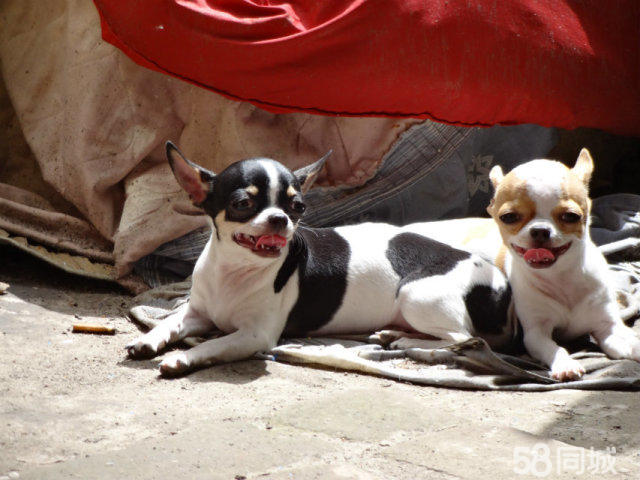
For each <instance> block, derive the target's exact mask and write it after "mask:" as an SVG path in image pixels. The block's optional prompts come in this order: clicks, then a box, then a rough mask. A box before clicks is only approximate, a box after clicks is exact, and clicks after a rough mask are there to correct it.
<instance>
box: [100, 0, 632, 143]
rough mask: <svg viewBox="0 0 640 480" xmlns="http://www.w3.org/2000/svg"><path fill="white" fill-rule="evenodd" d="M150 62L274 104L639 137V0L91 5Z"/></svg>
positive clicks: (111, 32)
mask: <svg viewBox="0 0 640 480" xmlns="http://www.w3.org/2000/svg"><path fill="white" fill-rule="evenodd" d="M95 4H96V5H97V7H98V10H99V11H100V15H101V17H102V29H103V37H104V39H105V40H107V41H108V42H111V43H113V44H114V45H116V46H117V47H118V48H120V49H122V50H123V51H124V52H125V53H126V54H127V55H129V56H130V57H131V58H132V59H134V60H135V61H136V62H138V63H139V64H141V65H144V66H146V67H149V68H152V69H155V70H159V71H161V72H165V73H169V74H171V75H174V76H176V77H179V78H182V79H184V80H187V81H190V82H192V83H195V84H197V85H201V86H203V87H206V88H209V89H211V90H214V91H216V92H218V93H221V94H223V95H226V96H228V97H230V98H233V99H237V100H245V101H249V102H251V103H253V104H255V105H257V106H259V107H262V108H264V109H266V110H270V111H272V112H292V111H303V112H309V113H318V114H327V115H357V116H368V115H375V116H394V117H396V116H397V117H420V118H431V119H434V120H438V121H444V122H447V123H452V124H457V125H481V126H484V125H492V124H496V123H500V124H516V123H529V122H531V123H538V124H540V125H546V126H556V127H563V128H575V127H578V126H584V127H597V128H601V129H604V130H609V131H612V132H615V133H620V134H632V135H640V59H639V50H640V2H639V1H637V0H616V1H603V0H575V1H570V0H422V1H416V0H290V1H288V2H287V1H275V0H274V1H269V0H163V1H158V0H127V1H122V0H95Z"/></svg>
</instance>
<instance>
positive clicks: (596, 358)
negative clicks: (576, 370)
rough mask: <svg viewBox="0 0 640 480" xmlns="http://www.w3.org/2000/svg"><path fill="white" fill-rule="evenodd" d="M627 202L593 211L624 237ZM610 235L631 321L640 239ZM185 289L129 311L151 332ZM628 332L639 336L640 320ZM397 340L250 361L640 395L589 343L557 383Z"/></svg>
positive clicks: (461, 347) (334, 344)
mask: <svg viewBox="0 0 640 480" xmlns="http://www.w3.org/2000/svg"><path fill="white" fill-rule="evenodd" d="M631 200H633V199H630V198H628V197H620V196H614V197H607V200H606V202H605V206H602V202H600V203H599V204H598V208H597V209H594V210H596V211H599V212H600V213H602V212H603V211H605V212H606V215H607V216H615V215H617V216H618V217H619V219H620V222H618V223H616V222H610V223H611V224H615V225H617V226H618V227H620V228H619V229H618V230H619V231H620V232H622V231H623V230H626V232H625V233H628V232H630V231H634V228H633V226H632V225H630V223H633V222H636V217H637V215H631V214H630V213H629V211H628V210H629V208H634V207H635V206H636V205H638V206H640V202H637V199H635V200H634V201H631ZM620 202H622V203H620ZM596 203H598V202H596ZM606 205H608V207H606ZM625 206H628V208H626V207H625ZM623 207H625V208H623ZM596 221H597V220H596ZM636 223H637V222H636ZM611 236H612V238H613V240H614V241H613V242H612V243H608V244H605V245H603V246H601V249H602V250H603V251H604V252H605V254H606V255H607V257H608V258H609V259H610V262H611V261H613V262H615V263H611V269H612V270H613V272H614V278H615V280H616V289H617V291H618V299H619V302H620V305H621V310H622V313H623V317H624V319H625V320H626V321H627V322H628V323H629V324H631V323H632V322H633V320H635V319H636V318H637V317H638V315H639V314H640V288H638V285H640V262H638V263H636V261H638V260H640V255H639V252H640V248H639V244H640V240H639V239H638V238H634V237H629V236H628V235H625V234H622V233H621V234H620V235H617V236H616V235H615V234H614V233H613V232H612V233H611ZM190 287H191V282H190V280H187V281H185V282H180V283H174V284H170V285H164V286H161V287H157V288H155V289H153V290H150V291H148V292H145V293H144V294H142V295H140V296H139V297H137V303H138V306H136V307H134V308H132V309H131V316H132V317H133V318H134V319H135V320H136V321H138V322H140V323H141V324H143V325H145V326H146V327H149V328H151V327H153V326H155V325H156V324H157V323H159V322H160V321H162V319H163V318H165V317H166V316H167V315H168V314H169V313H170V312H171V311H173V310H174V309H176V308H178V307H179V306H180V305H182V304H183V303H184V302H186V301H187V300H188V295H189V289H190ZM634 328H635V330H636V332H638V333H639V334H640V322H638V325H637V326H635V327H634ZM401 335H406V334H404V333H402V332H395V331H383V332H376V333H375V334H373V335H363V336H350V337H342V338H303V339H299V338H284V339H282V340H281V342H280V344H279V345H278V346H277V347H276V348H274V349H273V350H271V351H270V352H264V353H261V354H259V355H257V357H258V358H262V359H266V360H271V361H279V362H286V363H293V364H301V365H310V366H321V367H324V368H335V369H339V370H349V371H354V372H360V373H363V374H369V375H377V376H382V377H387V378H390V379H394V380H398V381H407V382H412V383H416V384H421V385H431V386H440V387H449V388H465V389H476V390H518V391H529V392H530V391H546V390H556V389H561V388H571V389H582V390H640V363H636V362H633V361H630V360H611V359H609V358H607V357H606V356H605V355H604V354H603V353H601V352H599V351H598V350H597V347H596V346H595V345H593V344H592V343H590V342H589V340H588V339H585V340H584V342H582V343H581V344H580V343H579V344H577V345H572V346H570V348H573V350H576V351H575V352H574V353H573V354H572V356H573V357H574V358H576V359H578V360H579V361H580V362H581V363H582V365H583V366H584V367H585V370H586V371H587V373H586V375H585V376H584V377H583V379H582V380H580V381H575V382H567V383H560V382H557V381H555V380H553V379H552V378H550V377H549V375H548V372H547V369H546V368H545V367H544V366H542V365H540V364H539V363H536V362H535V361H533V360H532V359H531V358H529V357H527V356H526V355H522V356H517V357H516V356H511V355H504V354H500V353H496V352H494V351H492V350H491V349H490V348H489V346H488V345H487V344H486V342H485V341H484V340H482V339H481V338H473V339H470V340H467V341H465V342H463V343H458V344H453V345H450V346H448V347H445V348H437V349H432V350H426V349H419V348H408V349H405V350H390V349H389V348H388V345H389V344H390V343H391V341H393V340H395V339H397V338H398V336H401ZM202 341H203V339H200V338H189V339H187V340H186V341H185V343H187V344H188V345H191V346H192V345H196V344H197V343H200V342H202ZM214 368H215V367H214Z"/></svg>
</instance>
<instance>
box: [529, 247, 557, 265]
mask: <svg viewBox="0 0 640 480" xmlns="http://www.w3.org/2000/svg"><path fill="white" fill-rule="evenodd" d="M554 258H555V257H554V256H553V253H552V252H551V251H550V250H547V249H546V248H530V249H529V250H527V251H526V252H525V254H524V259H525V260H526V261H527V262H529V263H538V262H544V261H545V260H553V259H554Z"/></svg>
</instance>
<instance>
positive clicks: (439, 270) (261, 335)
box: [126, 142, 510, 376]
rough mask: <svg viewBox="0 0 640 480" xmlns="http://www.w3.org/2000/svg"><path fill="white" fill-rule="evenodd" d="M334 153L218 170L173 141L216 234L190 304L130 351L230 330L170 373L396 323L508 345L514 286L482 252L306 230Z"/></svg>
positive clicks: (385, 236)
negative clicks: (295, 165) (294, 339)
mask: <svg viewBox="0 0 640 480" xmlns="http://www.w3.org/2000/svg"><path fill="white" fill-rule="evenodd" d="M328 156H329V154H327V155H325V157H323V158H321V159H320V160H318V161H317V162H315V163H313V164H311V165H309V166H307V167H304V168H302V169H300V170H297V171H296V172H293V173H292V172H291V171H290V170H288V169H287V168H286V167H284V166H283V165H282V164H280V163H278V162H277V161H275V160H270V159H266V158H260V159H252V160H244V161H240V162H236V163H234V164H232V165H230V166H229V167H228V168H226V169H225V170H224V171H223V172H221V173H220V174H218V175H216V174H214V173H213V172H210V171H208V170H206V169H204V168H202V167H200V166H198V165H196V164H194V163H192V162H190V161H189V160H187V159H186V158H185V157H184V156H183V155H182V154H181V153H180V151H179V150H178V149H177V148H176V147H175V146H174V145H173V144H172V143H171V142H167V157H168V159H169V163H170V165H171V168H172V170H173V173H174V175H175V177H176V179H177V181H178V183H179V184H180V185H181V187H182V188H183V189H184V190H185V191H186V192H187V193H188V194H189V196H190V197H191V200H192V201H193V203H194V204H195V205H196V206H199V207H201V208H202V209H203V210H204V211H205V212H206V214H207V215H209V217H211V219H212V234H211V238H210V240H209V242H208V243H207V245H206V247H205V249H204V251H203V252H202V254H201V255H200V258H199V259H198V261H197V263H196V266H195V269H194V272H193V286H192V289H191V296H190V299H189V302H188V303H187V304H185V305H183V307H182V308H181V309H180V310H178V311H176V312H175V313H173V314H172V315H170V316H169V317H167V318H166V319H165V320H164V321H163V322H162V323H161V324H160V325H158V326H157V327H155V328H154V329H153V330H151V331H150V332H148V333H146V334H145V335H142V336H141V337H139V338H138V339H136V340H134V341H133V342H131V343H130V344H128V345H127V347H126V348H127V351H128V354H129V356H130V357H132V358H150V357H153V356H155V355H157V354H158V352H160V351H161V350H162V349H163V348H165V347H166V346H167V345H170V344H172V343H175V342H178V341H179V340H181V339H183V338H185V337H187V336H194V335H195V336H202V335H206V334H207V333H208V332H210V331H212V330H214V329H215V328H216V327H217V328H218V329H219V330H221V331H222V332H224V333H225V334H226V335H224V336H222V337H219V338H215V339H212V340H208V341H206V342H204V343H202V344H200V345H198V346H196V347H193V348H191V349H189V350H186V351H177V352H173V353H172V354H170V355H167V356H166V357H165V358H164V360H163V361H162V362H161V363H160V372H161V374H162V375H165V376H172V375H179V374H182V373H184V372H186V371H188V370H191V369H194V368H199V367H204V366H208V365H212V364H215V363H220V362H230V361H235V360H240V359H245V358H248V357H251V356H252V355H253V354H255V353H256V352H259V351H266V350H269V349H271V348H273V347H274V346H275V345H276V344H277V342H278V339H279V338H280V336H281V335H282V334H283V333H284V334H286V335H287V336H292V335H293V336H302V335H304V336H306V335H327V334H355V333H373V332H375V331H377V330H380V329H382V328H384V327H389V326H394V327H396V328H398V329H401V330H408V331H412V332H421V333H424V334H428V335H431V336H434V337H437V338H439V339H442V340H445V341H447V343H452V342H457V341H463V340H466V339H468V338H470V337H471V336H474V335H476V334H480V335H482V336H483V337H485V338H487V340H488V341H489V343H490V344H491V343H493V344H494V345H495V344H496V343H500V342H502V341H505V340H508V339H506V338H505V337H508V336H510V333H509V332H508V329H506V328H505V324H506V317H507V308H508V305H509V301H510V289H509V287H508V284H507V281H506V280H505V277H504V276H503V274H502V273H501V272H500V270H499V269H498V268H496V267H495V266H493V265H492V264H491V263H489V262H487V261H485V260H483V259H482V258H480V257H478V256H475V255H472V254H469V253H467V252H464V251H461V250H456V249H454V248H452V247H449V246H447V245H445V244H442V243H439V242H436V241H434V240H431V239H429V238H427V237H424V236H421V235H418V234H416V233H413V232H410V231H408V230H406V229H402V228H400V227H395V226H392V225H388V224H383V223H365V224H359V225H352V226H344V227H338V228H309V227H306V226H302V225H300V219H301V217H302V215H303V213H304V211H305V203H304V198H303V194H304V193H305V192H306V191H307V190H308V189H309V188H310V187H311V185H312V184H313V182H314V181H315V179H316V177H317V175H318V173H319V172H320V170H321V169H322V167H323V165H324V163H325V160H326V158H327V157H328ZM400 341H404V345H402V346H421V345H422V344H421V342H425V340H419V339H407V338H404V339H401V340H400ZM407 342H408V343H409V344H410V345H407ZM430 346H432V344H430Z"/></svg>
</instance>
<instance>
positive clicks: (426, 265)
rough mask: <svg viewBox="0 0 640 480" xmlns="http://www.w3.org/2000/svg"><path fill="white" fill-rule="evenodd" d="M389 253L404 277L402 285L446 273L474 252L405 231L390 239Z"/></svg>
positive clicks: (388, 255) (397, 269)
mask: <svg viewBox="0 0 640 480" xmlns="http://www.w3.org/2000/svg"><path fill="white" fill-rule="evenodd" d="M386 256H387V258H388V259H389V262H390V263H391V267H392V268H393V270H394V271H395V272H396V273H397V274H398V275H399V276H400V284H399V285H398V290H400V288H401V287H402V286H403V285H405V284H407V283H409V282H412V281H414V280H418V279H420V278H426V277H431V276H433V275H444V274H445V273H448V272H450V271H451V270H453V268H454V267H455V266H456V265H457V264H458V262H460V261H462V260H466V259H467V258H469V257H471V254H470V253H468V252H465V251H462V250H458V249H456V248H453V247H451V246H449V245H446V244H444V243H442V242H438V241H436V240H433V239H431V238H428V237H423V236H422V235H418V234H417V233H409V232H407V233H401V234H399V235H396V236H395V237H393V238H392V239H391V240H389V247H388V248H387V251H386Z"/></svg>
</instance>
